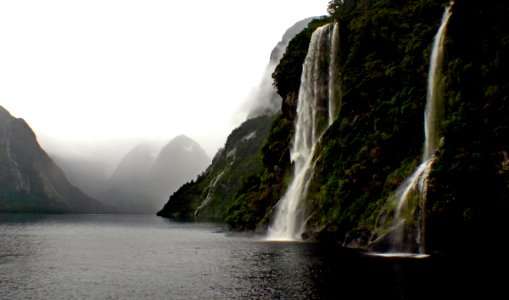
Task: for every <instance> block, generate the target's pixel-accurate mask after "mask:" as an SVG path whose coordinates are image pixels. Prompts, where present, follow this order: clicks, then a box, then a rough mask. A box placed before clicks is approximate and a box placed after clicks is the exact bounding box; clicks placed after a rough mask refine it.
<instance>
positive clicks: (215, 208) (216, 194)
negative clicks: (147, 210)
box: [158, 116, 273, 219]
mask: <svg viewBox="0 0 509 300" xmlns="http://www.w3.org/2000/svg"><path fill="white" fill-rule="evenodd" d="M272 119H273V117H269V116H261V117H257V118H254V119H250V120H247V121H245V122H244V123H243V124H242V125H241V126H240V127H238V128H237V129H235V130H234V131H233V132H232V133H231V134H230V135H229V136H228V139H227V140H226V144H225V146H224V147H223V148H222V149H220V151H219V152H218V153H217V154H216V155H215V157H214V159H213V160H212V164H211V165H210V166H209V167H208V168H207V170H206V171H205V172H203V173H202V174H201V175H199V176H198V178H197V179H196V180H195V181H194V180H193V181H190V182H188V183H186V184H184V185H183V186H182V187H180V189H178V190H177V191H176V192H175V193H174V194H173V195H171V197H170V199H169V200H168V202H167V203H166V204H165V205H164V207H163V209H162V210H161V211H159V212H158V215H159V216H163V217H171V218H178V219H186V218H194V217H197V218H201V219H222V218H223V216H224V213H225V211H226V210H227V209H228V207H229V206H231V202H232V199H234V196H235V194H236V193H237V190H238V188H239V186H241V184H242V182H244V181H246V180H249V179H248V178H247V177H248V175H251V174H257V172H258V171H259V169H260V168H261V157H260V155H259V152H260V148H261V146H262V145H263V142H264V141H265V139H266V137H267V134H268V129H269V127H270V124H271V122H272Z"/></svg>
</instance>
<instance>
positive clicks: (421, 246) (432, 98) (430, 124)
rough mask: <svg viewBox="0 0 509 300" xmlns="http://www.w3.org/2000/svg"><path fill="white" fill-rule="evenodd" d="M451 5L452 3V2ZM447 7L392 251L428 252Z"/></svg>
mask: <svg viewBox="0 0 509 300" xmlns="http://www.w3.org/2000/svg"><path fill="white" fill-rule="evenodd" d="M451 5H452V4H451ZM451 5H450V6H448V7H447V8H446V10H445V12H444V14H443V17H442V22H441V25H440V27H439V29H438V32H437V34H436V35H435V39H434V43H433V48H432V51H431V57H430V67H429V73H428V88H427V96H426V110H425V113H424V134H425V141H424V151H423V155H422V159H421V164H420V165H419V166H418V167H417V169H416V170H415V171H414V173H413V174H412V175H411V176H410V177H408V178H407V179H406V180H405V181H404V182H403V184H402V185H401V186H400V187H399V188H398V189H397V191H396V197H397V200H398V202H397V207H396V213H395V220H394V224H395V225H394V228H395V229H394V230H395V233H394V235H393V237H394V241H393V249H391V251H392V252H403V253H405V252H413V251H412V249H411V247H412V244H413V243H415V244H416V245H417V248H418V252H419V253H421V254H423V253H424V252H425V243H424V242H425V240H424V230H425V224H424V221H425V217H426V216H425V207H426V197H427V187H428V175H429V172H430V170H431V166H432V165H433V162H434V159H435V157H434V153H435V152H436V150H437V148H438V146H439V143H440V133H439V130H438V126H439V124H440V122H441V121H442V108H441V107H442V105H443V95H442V81H443V77H442V73H441V69H442V61H443V54H444V41H445V33H446V28H447V23H448V22H449V18H450V17H451V14H452V12H451V8H452V6H451ZM416 193H417V197H418V198H419V203H418V206H419V212H420V213H419V217H418V220H416V221H417V222H416V223H417V226H416V228H415V229H414V230H415V231H416V235H415V241H408V240H406V239H407V237H406V230H407V228H408V227H411V225H410V224H409V223H410V222H412V221H413V220H410V218H409V216H410V215H413V212H412V210H413V209H415V208H412V207H409V198H410V197H411V196H412V195H415V194H416Z"/></svg>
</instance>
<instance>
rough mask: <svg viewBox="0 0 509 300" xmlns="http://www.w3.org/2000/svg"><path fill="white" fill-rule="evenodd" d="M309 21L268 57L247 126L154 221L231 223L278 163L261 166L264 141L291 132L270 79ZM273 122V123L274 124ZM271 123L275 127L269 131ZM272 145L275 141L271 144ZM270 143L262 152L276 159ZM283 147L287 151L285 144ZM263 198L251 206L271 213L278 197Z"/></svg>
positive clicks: (291, 31) (300, 24) (237, 131)
mask: <svg viewBox="0 0 509 300" xmlns="http://www.w3.org/2000/svg"><path fill="white" fill-rule="evenodd" d="M311 19H312V18H307V19H304V20H301V21H299V22H297V23H295V24H294V25H293V26H292V27H290V28H289V29H288V30H287V31H286V32H285V34H284V35H283V37H282V39H281V41H280V42H279V43H278V44H277V45H276V47H275V48H274V49H273V51H272V53H271V56H270V61H269V63H268V65H267V67H266V72H265V74H264V77H263V78H262V81H261V83H260V86H259V87H258V89H257V92H256V93H255V94H254V95H253V96H254V98H253V99H250V103H251V104H252V107H251V109H250V112H249V114H248V120H247V121H245V122H244V123H243V124H241V125H240V126H239V127H238V128H237V129H235V130H234V131H233V132H232V133H231V134H230V136H229V137H228V139H227V141H226V143H225V146H224V148H223V149H221V150H220V151H219V152H218V153H217V154H216V156H215V158H214V159H213V161H212V164H211V165H210V166H209V167H208V169H207V171H205V172H204V173H203V174H201V175H200V176H199V177H198V178H197V179H196V181H191V182H188V183H186V184H185V185H184V186H182V187H181V188H180V189H179V190H178V191H177V192H175V194H173V195H172V196H171V197H170V199H169V201H168V203H166V205H165V206H164V208H163V209H162V210H161V211H160V212H159V213H158V215H160V216H163V217H173V218H197V219H205V218H213V219H219V220H224V218H225V217H227V218H228V221H229V222H232V221H233V220H234V219H235V218H236V215H235V214H234V213H232V212H235V211H236V208H237V207H238V206H239V205H242V203H244V200H243V198H241V199H238V197H237V195H243V194H245V193H246V191H247V190H249V187H250V186H252V185H254V184H256V183H257V182H258V181H259V178H260V177H261V176H262V174H260V172H262V171H263V170H264V167H263V165H264V164H266V163H268V164H272V165H275V164H277V162H278V161H276V162H275V163H274V161H273V159H269V158H267V159H268V161H267V162H265V161H262V146H263V145H264V144H267V143H266V139H267V136H268V135H269V132H272V133H271V135H273V136H277V137H279V136H287V134H288V131H289V130H291V123H289V122H287V121H286V120H284V118H283V117H282V115H281V113H280V112H281V101H282V99H281V97H280V96H279V95H277V93H276V89H275V88H274V86H273V81H272V76H271V75H272V72H273V71H274V69H275V68H276V65H277V64H278V63H279V60H280V59H281V57H282V56H283V54H284V53H285V50H286V48H287V46H288V43H289V42H290V40H291V39H292V38H293V37H294V36H295V35H296V34H297V33H299V32H300V31H302V30H303V28H305V27H306V26H307V24H308V23H309V22H310V21H311ZM307 31H309V30H307ZM309 34H310V33H309ZM308 39H309V37H308ZM304 55H305V54H304ZM274 119H275V120H276V121H275V123H273V120H274ZM278 120H281V122H280V121H278ZM271 123H273V125H272V128H271ZM272 140H274V138H273V139H272ZM276 142H277V141H276V140H274V143H276ZM274 143H272V142H269V143H268V144H267V145H268V146H267V148H266V149H264V150H263V151H264V152H275V153H276V152H280V151H283V150H284V149H283V148H278V146H277V145H275V144H274ZM283 147H287V144H285V145H283ZM276 155H277V156H279V155H280V154H276ZM286 155H287V153H286ZM283 156H284V154H283ZM268 175H269V174H268ZM270 176H271V180H274V179H275V177H274V176H273V174H272V175H270ZM246 189H247V190H246ZM266 195H267V196H270V197H271V199H272V200H271V201H265V200H262V201H258V202H257V203H256V204H252V206H253V207H257V208H260V207H265V208H267V209H270V207H269V204H273V202H274V199H277V197H278V196H277V195H272V194H266ZM247 218H248V216H245V217H244V221H243V222H241V223H242V224H248V223H249V224H250V227H253V226H255V225H256V222H255V221H254V220H251V221H249V222H248V221H247ZM246 226H247V225H246Z"/></svg>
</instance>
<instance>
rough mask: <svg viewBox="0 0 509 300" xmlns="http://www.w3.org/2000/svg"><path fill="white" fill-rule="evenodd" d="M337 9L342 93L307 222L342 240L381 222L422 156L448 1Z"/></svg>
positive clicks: (320, 152) (320, 159)
mask: <svg viewBox="0 0 509 300" xmlns="http://www.w3.org/2000/svg"><path fill="white" fill-rule="evenodd" d="M333 13H334V17H335V19H336V20H337V21H338V22H339V24H340V30H341V31H340V39H341V42H340V44H341V55H340V59H341V61H340V65H341V72H342V74H343V78H342V81H343V99H342V107H341V113H340V115H339V117H338V119H337V121H336V122H335V123H334V124H333V125H332V126H331V127H330V128H329V130H328V131H327V132H326V133H325V135H324V136H323V139H322V144H321V145H320V147H319V149H318V151H317V153H316V157H317V158H318V161H317V165H316V168H315V176H314V178H313V181H312V185H311V187H310V193H309V204H310V210H311V211H312V212H313V217H312V219H311V220H310V222H309V223H308V227H310V229H311V230H320V228H326V229H325V230H327V231H333V232H332V233H330V234H333V235H335V237H336V239H337V240H344V239H345V236H346V234H347V233H348V232H350V231H352V230H353V229H362V228H369V229H370V230H373V228H374V227H376V225H377V224H376V221H377V219H378V215H379V212H380V210H381V209H382V208H383V207H384V206H385V205H386V203H387V199H388V198H389V196H390V195H391V193H393V192H394V190H395V189H396V188H397V187H398V186H399V184H400V183H401V182H402V181H403V180H404V179H405V178H406V177H407V176H408V175H410V174H411V173H412V171H413V168H414V167H415V166H416V165H417V163H418V162H419V159H420V156H421V151H422V144H423V139H424V134H423V132H424V130H423V112H424V106H425V102H426V84H427V71H428V65H429V54H430V50H431V45H432V42H433V37H434V34H435V33H436V31H437V28H438V26H439V24H440V19H441V16H442V13H443V6H442V4H441V3H437V2H436V1H368V0H364V1H356V2H352V1H347V2H345V3H344V4H341V5H337V7H336V9H335V10H334V12H333ZM330 228H332V229H330ZM330 234H327V236H328V238H330ZM365 242H366V241H365Z"/></svg>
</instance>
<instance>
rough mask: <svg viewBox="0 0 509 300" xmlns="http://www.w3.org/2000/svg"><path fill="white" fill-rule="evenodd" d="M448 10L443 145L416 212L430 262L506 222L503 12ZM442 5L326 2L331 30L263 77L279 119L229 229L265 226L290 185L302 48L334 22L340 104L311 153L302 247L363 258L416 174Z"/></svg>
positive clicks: (297, 41) (463, 5) (508, 55)
mask: <svg viewBox="0 0 509 300" xmlns="http://www.w3.org/2000/svg"><path fill="white" fill-rule="evenodd" d="M455 2H456V3H455V4H454V6H453V9H452V11H453V12H452V13H453V14H452V17H451V21H450V26H449V28H448V32H447V36H446V45H445V66H444V70H443V74H444V82H445V95H444V97H445V107H444V111H443V114H444V120H445V121H444V122H443V123H442V124H439V127H440V129H441V135H442V136H443V143H442V145H441V147H440V148H439V150H438V153H436V155H437V160H436V162H435V163H434V165H433V166H432V171H431V174H430V178H429V183H430V184H429V189H428V196H427V201H426V207H425V212H426V223H425V224H426V230H425V234H426V247H427V251H429V252H433V251H441V252H448V251H454V250H457V249H459V248H462V249H465V247H469V246H470V245H471V244H472V242H473V239H480V238H481V236H483V235H484V236H490V237H493V238H495V237H496V236H497V235H498V236H499V235H500V234H501V233H503V232H504V231H505V230H506V228H507V225H504V224H503V220H504V218H503V215H504V214H506V213H507V212H509V199H508V195H509V193H508V192H509V190H508V189H509V171H508V170H509V167H508V165H509V158H508V157H509V154H508V151H509V145H508V143H509V139H508V138H509V132H508V126H509V119H508V118H509V117H508V116H509V111H508V109H509V106H508V101H509V100H508V96H509V90H508V89H509V84H508V82H509V81H508V80H507V79H508V78H507V77H508V75H507V72H505V70H507V67H508V62H509V51H508V49H507V48H508V46H509V26H508V21H507V15H509V4H507V3H506V2H503V1H486V2H483V3H479V2H475V3H472V2H471V1H467V0H457V1H455ZM447 4H448V1H431V0H414V1H383V0H356V1H353V0H350V1H348V0H347V1H332V2H331V5H330V12H331V13H332V15H331V18H330V19H322V20H318V21H315V22H312V23H311V24H310V26H309V27H308V28H307V29H305V30H304V31H303V32H301V33H300V34H298V35H297V36H296V37H295V38H294V39H293V40H292V41H291V42H290V44H289V47H288V50H287V52H286V54H285V56H284V58H283V59H282V61H281V62H280V64H279V66H278V67H277V69H276V71H275V73H274V78H275V81H276V85H277V87H278V92H279V93H280V95H281V96H282V97H283V99H284V102H283V114H282V115H281V116H279V117H278V118H277V119H276V120H275V121H274V123H273V125H272V130H271V134H270V135H269V137H268V139H267V143H266V144H265V145H264V146H263V151H262V152H263V162H264V169H263V170H262V171H261V172H260V173H259V175H258V176H254V177H251V178H250V180H249V181H247V182H246V183H245V184H244V187H243V188H242V189H241V191H239V193H238V194H237V196H236V202H235V205H234V206H232V207H231V208H230V209H229V210H228V212H227V216H226V220H227V221H228V222H229V224H230V225H231V226H232V227H233V228H239V229H246V228H250V229H254V228H259V229H260V228H264V226H266V225H267V224H268V222H269V221H270V217H271V208H272V207H273V205H274V204H275V203H276V202H277V200H278V199H279V197H280V196H281V193H282V191H283V190H284V187H285V185H286V183H287V181H288V178H289V176H291V168H290V166H291V163H290V160H289V155H288V145H289V143H290V142H291V139H292V124H293V120H292V118H293V116H294V114H295V104H296V103H297V101H298V100H297V99H296V97H297V93H298V88H299V82H300V81H299V80H300V74H301V71H302V62H303V60H304V57H305V55H306V51H307V46H308V44H309V36H310V35H311V32H312V31H313V30H314V28H316V27H317V26H319V25H320V22H322V23H323V22H331V21H337V22H339V26H340V53H338V57H339V65H340V73H341V93H342V101H341V107H340V112H339V115H338V116H337V119H336V121H335V122H334V123H333V124H332V126H331V127H330V128H329V129H328V131H327V132H326V133H325V134H324V136H323V138H322V142H321V143H320V144H319V145H318V149H317V151H316V152H315V158H316V166H315V169H314V176H313V179H312V182H311V186H310V189H309V193H308V196H307V203H308V215H309V220H308V222H307V228H308V232H307V233H308V234H307V235H308V236H312V237H314V238H316V239H318V240H329V241H335V242H340V243H342V244H344V245H347V246H352V247H363V248H368V247H369V243H370V241H373V240H374V239H375V238H376V237H377V235H378V234H379V233H378V232H377V228H378V227H379V226H380V225H381V223H382V222H383V219H384V218H388V217H389V216H388V215H387V213H386V210H387V209H388V208H387V205H388V204H387V203H388V199H389V197H390V196H391V195H392V194H393V193H394V191H395V190H396V189H397V187H398V186H399V185H400V184H401V183H402V181H403V180H404V179H405V178H407V177H408V176H409V175H410V174H411V173H412V172H413V170H414V168H415V167H416V166H417V165H418V164H419V162H420V158H421V155H422V146H423V140H424V124H423V113H424V107H425V103H426V86H427V76H428V67H429V62H430V61H429V57H430V52H431V48H432V44H433V38H434V35H435V34H436V32H437V29H438V27H439V25H440V21H441V17H442V14H443V11H444V8H445V6H446V5H447ZM476 243H477V242H476ZM479 244H482V242H481V243H477V245H479Z"/></svg>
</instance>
